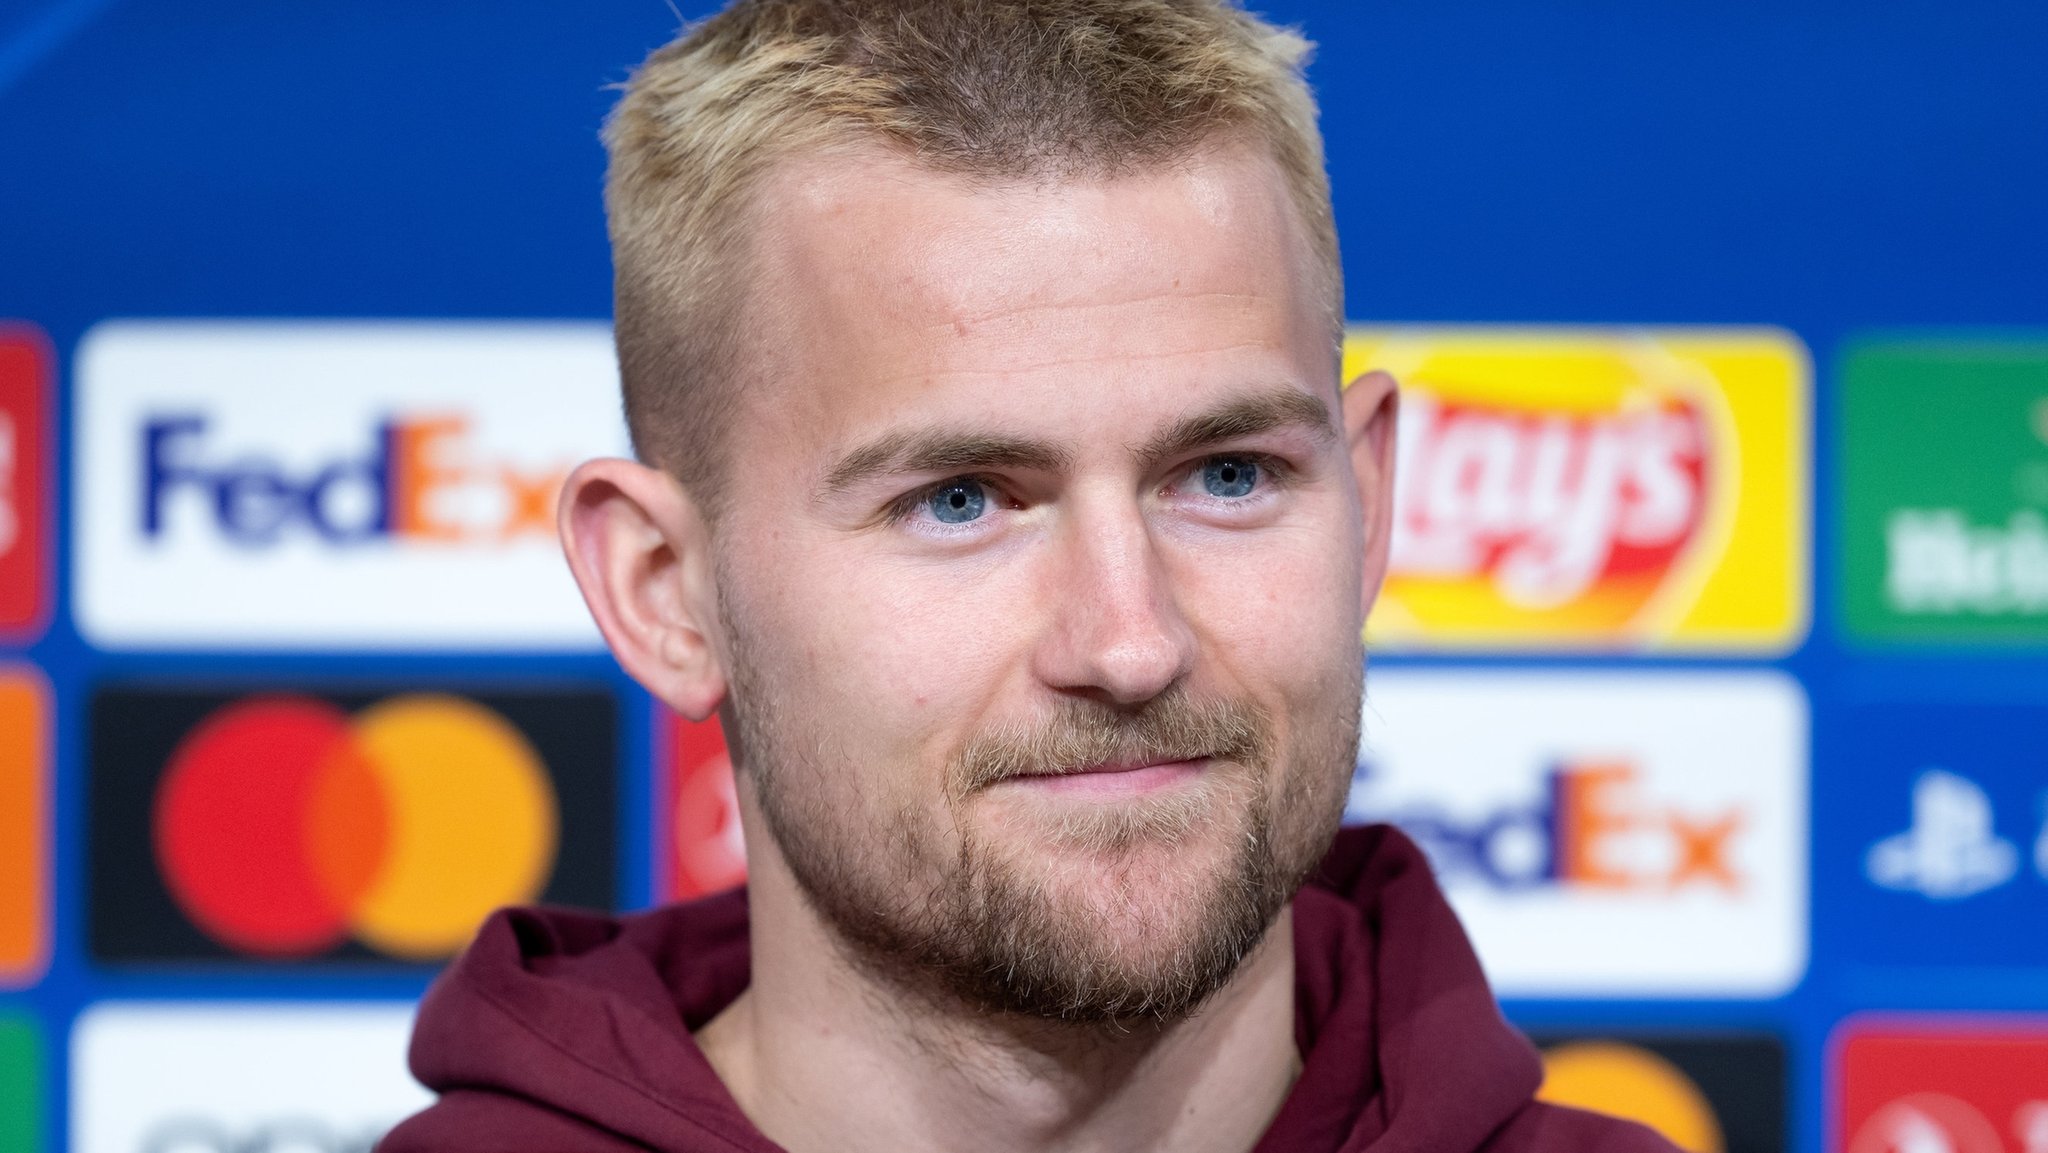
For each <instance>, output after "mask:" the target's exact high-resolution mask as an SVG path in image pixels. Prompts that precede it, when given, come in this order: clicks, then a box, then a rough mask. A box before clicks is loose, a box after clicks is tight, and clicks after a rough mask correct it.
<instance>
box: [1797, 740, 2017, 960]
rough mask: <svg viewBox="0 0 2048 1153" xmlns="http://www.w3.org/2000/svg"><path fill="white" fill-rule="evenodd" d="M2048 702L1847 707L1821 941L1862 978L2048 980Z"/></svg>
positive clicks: (1834, 767)
mask: <svg viewBox="0 0 2048 1153" xmlns="http://www.w3.org/2000/svg"><path fill="white" fill-rule="evenodd" d="M2044 731H2048V702H2025V701H2009V702H2005V703H1999V704H1946V703H1938V702H1928V701H1922V700H1915V701H1900V702H1871V703H1863V704H1857V705H1851V706H1845V707H1841V708H1840V709H1839V711H1838V712H1836V713H1834V715H1832V716H1831V717H1830V719H1829V721H1828V723H1827V725H1826V728H1825V732H1826V734H1827V740H1828V752H1827V755H1826V756H1825V757H1824V758H1823V761H1822V765H1823V767H1824V771H1825V772H1826V773H1828V774H1830V778H1829V779H1827V780H1824V781H1822V782H1819V783H1818V784H1817V787H1819V788H1821V789H1823V790H1825V791H1826V793H1827V795H1828V796H1830V797H1831V798H1833V799H1832V800H1831V802H1830V808H1831V811H1832V816H1831V819H1830V820H1829V821H1828V822H1827V826H1826V828H1825V829H1824V830H1818V831H1817V832H1818V833H1819V836H1818V839H1817V841H1816V846H1815V847H1816V851H1817V852H1818V853H1820V854H1821V855H1822V859H1823V860H1824V861H1825V865H1824V869H1825V873H1824V874H1823V876H1822V878H1821V884H1822V885H1823V887H1824V888H1825V889H1826V890H1827V891H1828V892H1829V893H1831V894H1832V897H1831V899H1830V900H1829V901H1828V902H1827V904H1826V914H1825V915H1826V918H1827V920H1826V922H1825V923H1822V924H1817V925H1816V931H1817V932H1821V933H1825V934H1827V935H1828V936H1829V937H1830V939H1833V940H1838V941H1841V942H1843V943H1844V945H1845V946H1846V947H1847V948H1848V950H1849V953H1850V956H1851V958H1852V959H1853V960H1854V961H1855V962H1857V963H1859V964H1868V965H1879V966H1911V967H1930V968H1949V969H1953V968H1955V967H1957V966H1970V967H1977V968H1983V969H2008V970H2018V969H2026V970H2034V971H2038V972H2048V936H2044V934H2043V933H2042V932H2041V929H2040V926H2041V925H2042V924H2043V922H2044V919H2048V750H2044V749H2043V747H2042V744H2041V740H2040V734H2041V733H2042V732H2044Z"/></svg>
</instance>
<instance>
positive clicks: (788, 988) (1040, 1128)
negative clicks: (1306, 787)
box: [697, 868, 1300, 1153]
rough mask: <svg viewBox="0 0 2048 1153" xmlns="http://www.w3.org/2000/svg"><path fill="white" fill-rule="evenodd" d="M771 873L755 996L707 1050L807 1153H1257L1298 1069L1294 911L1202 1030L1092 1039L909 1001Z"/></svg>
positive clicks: (754, 908)
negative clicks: (848, 956)
mask: <svg viewBox="0 0 2048 1153" xmlns="http://www.w3.org/2000/svg"><path fill="white" fill-rule="evenodd" d="M763 872H764V873H766V874H768V875H765V876H763V875H756V877H755V878H754V879H753V880H752V882H751V883H750V885H749V890H748V892H749V898H748V899H749V902H750V906H751V916H752V925H753V979H752V983H751V985H750V986H749V988H748V990H747V991H746V993H744V994H743V995H741V997H740V998H739V999H738V1000H736V1001H734V1002H733V1004H732V1005H731V1006H729V1007H728V1008H727V1009H726V1010H725V1011H724V1012H723V1013H721V1014H720V1015H719V1016H718V1017H717V1018H716V1019H714V1020H713V1021H712V1022H711V1023H710V1024H708V1025H706V1026H705V1027H704V1029H703V1030H702V1031H700V1032H699V1034H698V1036H697V1040H698V1043H699V1044H700V1045H701V1046H702V1047H703V1049H704V1053H705V1056H706V1057H707V1058H709V1059H710V1062H711V1065H712V1067H713V1068H714V1069H715V1070H717V1072H718V1075H719V1077H720V1079H721V1080H723V1081H724V1082H725V1085H726V1087H727V1089H728V1090H730V1091H731V1093H732V1095H733V1097H734V1098H735V1099H736V1100H737V1101H738V1102H739V1105H740V1108H741V1109H742V1110H744V1111H745V1112H746V1114H747V1116H748V1117H749V1118H750V1119H752V1120H753V1122H754V1123H755V1125H756V1126H758V1127H759V1128H760V1129H761V1131H762V1132H763V1133H765V1134H766V1135H767V1136H768V1137H770V1138H771V1139H773V1140H774V1141H776V1142H777V1143H778V1144H780V1145H781V1146H782V1147H783V1148H785V1149H788V1150H790V1153H824V1151H826V1150H835V1151H839V1150H844V1151H851V1153H862V1151H866V1150H876V1151H880V1150H891V1151H898V1150H900V1151H907V1153H924V1151H932V1153H937V1151H940V1150H948V1151H950V1150H957V1149H968V1148H972V1149H979V1150H989V1151H991V1153H1009V1151H1016V1153H1027V1151H1029V1153H1036V1151H1041V1150H1060V1151H1062V1153H1086V1151H1092V1150H1166V1149H1171V1150H1176V1151H1180V1150H1188V1151H1192V1153H1244V1151H1245V1150H1248V1149H1250V1148H1251V1147H1252V1146H1253V1145H1254V1144H1256V1143H1257V1141H1258V1139H1259V1136H1260V1134H1262V1133H1263V1132H1264V1131H1265V1130H1266V1128H1267V1126H1268V1125H1269V1124H1270V1123H1271V1121H1272V1119H1273V1116H1274V1114H1275V1113H1277V1112H1278V1111H1279V1108H1280V1104H1281V1102H1282V1101H1283V1100H1284V1099H1285V1098H1286V1096H1287V1092H1288V1090H1289V1088H1290V1087H1291V1086H1292V1085H1293V1082H1294V1078H1295V1076H1296V1074H1297V1073H1298V1072H1299V1069H1300V1057H1299V1055H1298V1054H1297V1052H1296V1049H1295V1044H1294V939H1293V933H1292V924H1291V913H1289V912H1282V914H1281V915H1280V918H1279V920H1277V921H1276V922H1275V923H1274V925H1273V927H1272V928H1271V929H1270V930H1268V932H1267V933H1266V939H1265V941H1264V943H1263V944H1261V945H1260V947H1259V948H1258V949H1257V950H1256V951H1255V952H1254V953H1253V954H1252V955H1251V956H1250V957H1248V958H1246V960H1245V963H1244V965H1243V966H1242V967H1241V968H1240V969H1239V970H1238V973H1237V975H1236V977H1234V978H1233V979H1232V980H1231V982H1230V984H1228V985H1227V986H1225V987H1224V988H1223V989H1221V990H1219V991H1218V992H1217V994H1216V995H1215V996H1214V997H1212V998H1211V999H1210V1000H1209V1001H1208V1002H1207V1003H1206V1004H1205V1005H1204V1006H1203V1008H1202V1011H1201V1012H1200V1013H1199V1014H1197V1015H1195V1016H1194V1017H1191V1018H1188V1019H1186V1020H1182V1021H1178V1022H1173V1023H1170V1024H1161V1025H1153V1024H1139V1025H1134V1026H1132V1027H1130V1028H1128V1029H1119V1028H1117V1027H1115V1026H1075V1025H1067V1024H1061V1023H1055V1022H1044V1021H1036V1020H1019V1019H1016V1018H1011V1017H1005V1016H1001V1015H995V1014H985V1013H975V1012H972V1011H968V1010H961V1009H949V1008H948V1007H947V1006H946V1005H945V1004H943V1003H942V1002H939V1001H935V1000H928V999H924V998H916V997H906V996H904V995H903V993H902V991H901V990H899V989H896V988H894V987H893V986H890V985H888V984H886V983H884V982H883V980H882V979H881V978H879V977H876V976H875V975H873V974H870V973H868V972H866V971H865V969H864V968H863V967H861V966H855V965H851V964H849V963H847V961H846V960H845V957H844V954H843V953H842V952H841V950H840V948H839V947H838V945H837V942H836V941H834V940H832V939H831V938H830V935H829V930H827V929H826V928H825V927H824V926H823V925H822V924H821V923H820V922H819V921H818V919H817V917H816V915H815V914H814V913H813V912H812V911H811V909H810V908H809V906H808V905H807V904H806V903H805V902H804V901H803V899H802V897H801V896H800V895H799V894H798V893H797V892H796V891H795V885H794V881H793V879H791V878H790V877H789V876H788V874H787V872H786V871H784V870H779V869H773V868H771V869H768V870H763ZM777 874H779V875H777Z"/></svg>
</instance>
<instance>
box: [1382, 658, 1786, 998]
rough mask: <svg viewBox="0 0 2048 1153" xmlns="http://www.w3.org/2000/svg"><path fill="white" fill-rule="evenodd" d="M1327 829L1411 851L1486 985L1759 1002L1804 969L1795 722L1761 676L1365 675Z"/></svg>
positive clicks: (1782, 681) (1778, 682) (1515, 991)
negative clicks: (1358, 719) (1341, 785)
mask: <svg viewBox="0 0 2048 1153" xmlns="http://www.w3.org/2000/svg"><path fill="white" fill-rule="evenodd" d="M1361 746H1362V747H1361V750H1360V755H1359V765H1358V771H1357V775H1356V776H1355V778H1354V779H1353V783H1352V794H1351V804H1350V808H1349V811H1348V812H1347V814H1346V816H1347V819H1348V820H1350V821H1352V822H1354V823H1356V822H1365V821H1381V820H1384V821H1392V822H1393V823H1395V824H1397V825H1400V826H1401V827H1402V828H1403V829H1404V830H1406V831H1407V832H1408V833H1409V834H1410V835H1411V836H1413V837H1414V838H1415V839H1416V840H1417V841H1418V842H1419V843H1420V844H1421V845H1422V846H1423V848H1424V849H1425V850H1426V851H1427V852H1428V853H1429V855H1430V859H1431V861H1432V863H1433V864H1434V865H1435V867H1436V870H1437V875H1438V878H1439V880H1440V881H1441V882H1442V883H1443V886H1444V890H1445V892H1446V893H1447V894H1448V895H1449V897H1450V900H1451V904H1452V905H1453V906H1454V907H1455V908H1456V909H1457V911H1458V914H1459V917H1460V918H1461V919H1462V920H1463V922H1464V925H1465V929H1466V931H1467V932H1468V933H1469V934H1470V935H1471V937H1472V941H1473V945H1474V946H1475V948H1476V949H1477V950H1478V953H1479V957H1480V960H1481V962H1482V963H1483V964H1484V965H1485V967H1486V971H1487V974H1488V976H1489V977H1490V978H1491V980H1492V981H1493V982H1494V986H1495V988H1496V990H1497V991H1498V992H1499V993H1501V994H1502V995H1504V996H1520V997H1544V996H1561V997H1631V996H1672V997H1694V996H1703V997H1719V996H1742V997H1768V996H1775V995H1778V994H1781V993H1783V992H1785V991H1786V990H1788V989H1790V988H1791V987H1792V986H1793V985H1795V984H1797V983H1798V981H1799V978H1800V976H1801V974H1803V973H1804V971H1805V967H1806V957H1807V907H1806V893H1807V852H1806V845H1807V779H1808V773H1807V761H1808V739H1807V707H1806V698H1805V695H1804V693H1803V692H1802V690H1801V689H1800V688H1799V686H1798V684H1797V683H1796V682H1794V681H1792V680H1791V679H1789V678H1787V677H1784V676H1780V675H1778V674H1776V673H1699V674H1693V673H1649V672H1632V673H1547V672H1546V673H1519V672H1517V673H1479V672H1473V673H1466V672H1437V671H1419V670H1392V671H1382V670H1375V671H1374V672H1373V673H1372V674H1371V676H1370V677H1369V678H1368V686H1367V691H1366V709H1365V735H1364V738H1363V740H1362V742H1361Z"/></svg>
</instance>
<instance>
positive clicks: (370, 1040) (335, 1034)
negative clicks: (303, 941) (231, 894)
mask: <svg viewBox="0 0 2048 1153" xmlns="http://www.w3.org/2000/svg"><path fill="white" fill-rule="evenodd" d="M411 1031H412V1007H411V1006H410V1005H404V1004H385V1003H376V1002H368V1003H353V1004H347V1005H334V1004H327V1005H320V1004H307V1003H288V1002H287V1003H264V1002H242V1003H237V1004H206V1003H199V1004H194V1003H177V1004H170V1003H148V1002H102V1003H100V1004H98V1005H95V1006H93V1007H92V1008H90V1009H87V1010H86V1011H85V1012H84V1013H83V1014H82V1015H80V1017H79V1020H78V1024H77V1026H76V1027H75V1028H74V1030H73V1033H72V1041H71V1141H72V1148H73V1149H75V1150H78V1151H79V1153H136V1151H137V1150H177V1151H178V1153H187V1151H190V1153H285V1151H287V1150H289V1151H291V1153H312V1151H318V1153H370V1150H371V1148H372V1146H374V1145H375V1144H376V1141H377V1139H378V1138H379V1137H381V1136H383V1135H384V1133H385V1132H387V1131H388V1130H389V1129H390V1128H391V1127H392V1126H393V1125H396V1124H397V1123H398V1122H399V1121H402V1120H404V1119H405V1118H406V1117H407V1116H409V1115H411V1114H412V1113H415V1112H418V1111H419V1110H420V1109H423V1108H425V1107H426V1106H427V1105H428V1104H430V1103H431V1102H432V1100H433V1098H432V1097H431V1096H430V1095H429V1094H428V1093H427V1091H426V1090H424V1089H422V1088H420V1086H419V1085H418V1084H417V1083H415V1082H414V1081H413V1079H412V1077H411V1076H410V1075H409V1074H408V1073H407V1072H406V1065H405V1053H406V1043H407V1040H408V1038H409V1036H410V1034H411Z"/></svg>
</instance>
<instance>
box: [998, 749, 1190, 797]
mask: <svg viewBox="0 0 2048 1153" xmlns="http://www.w3.org/2000/svg"><path fill="white" fill-rule="evenodd" d="M1209 764H1210V759H1209V758H1208V757H1197V758H1193V759H1190V760H1178V761H1140V762H1127V763H1116V764H1104V765H1086V766H1082V767H1079V768H1072V769H1062V770H1059V771H1057V772H1050V773H1029V774H1024V775H1021V776H1015V777H1010V778H1008V779H1007V780H1004V781H1002V782H1000V784H1002V785H1006V786H1010V787H1014V788H1022V789H1030V790H1033V791H1035V792H1039V793H1041V794H1043V795H1051V796H1061V797H1077V798H1092V799H1101V800H1113V799H1116V798H1120V797H1136V796H1143V795H1145V794H1147V793H1155V792H1158V791H1160V790H1162V789H1170V788H1173V787H1175V786H1177V785H1183V784H1186V783H1188V782H1190V781H1193V780H1195V779H1196V778H1198V777H1200V776H1201V775H1202V773H1203V771H1204V770H1205V769H1207V768H1208V767H1209Z"/></svg>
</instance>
